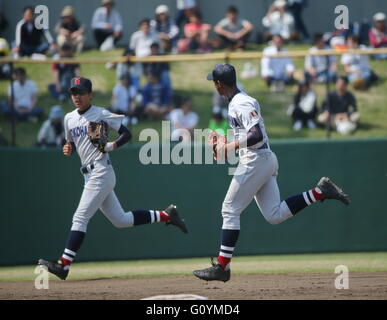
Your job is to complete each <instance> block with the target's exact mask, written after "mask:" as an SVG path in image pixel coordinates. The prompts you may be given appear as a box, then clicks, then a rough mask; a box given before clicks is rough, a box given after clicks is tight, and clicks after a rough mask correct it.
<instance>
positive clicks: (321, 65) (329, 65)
mask: <svg viewBox="0 0 387 320" xmlns="http://www.w3.org/2000/svg"><path fill="white" fill-rule="evenodd" d="M314 45H315V46H314V47H312V48H310V49H309V52H310V53H316V52H318V51H320V50H329V49H330V48H329V46H327V45H326V44H325V41H324V38H323V35H322V34H321V33H318V34H316V35H315V36H314ZM304 67H305V78H306V80H307V81H315V82H326V81H333V82H335V81H336V77H337V59H336V57H335V56H306V57H305V66H304Z"/></svg>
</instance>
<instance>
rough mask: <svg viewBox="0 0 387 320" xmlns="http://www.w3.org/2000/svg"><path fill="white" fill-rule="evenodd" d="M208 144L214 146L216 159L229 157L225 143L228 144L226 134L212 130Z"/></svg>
mask: <svg viewBox="0 0 387 320" xmlns="http://www.w3.org/2000/svg"><path fill="white" fill-rule="evenodd" d="M208 144H209V145H210V146H211V147H212V151H213V153H214V159H215V160H218V159H223V158H224V159H226V158H227V154H226V150H225V145H226V144H227V137H226V136H223V135H220V134H218V133H217V132H216V131H212V132H211V134H210V136H209V137H208Z"/></svg>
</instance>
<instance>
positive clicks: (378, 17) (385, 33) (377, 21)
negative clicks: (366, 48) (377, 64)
mask: <svg viewBox="0 0 387 320" xmlns="http://www.w3.org/2000/svg"><path fill="white" fill-rule="evenodd" d="M368 37H369V41H370V45H371V46H372V47H374V48H386V47H387V30H386V15H385V14H384V13H383V12H378V13H376V14H375V15H374V27H373V28H372V29H371V30H370V32H369V35H368ZM373 57H374V58H375V59H387V54H386V53H384V54H377V55H374V56H373Z"/></svg>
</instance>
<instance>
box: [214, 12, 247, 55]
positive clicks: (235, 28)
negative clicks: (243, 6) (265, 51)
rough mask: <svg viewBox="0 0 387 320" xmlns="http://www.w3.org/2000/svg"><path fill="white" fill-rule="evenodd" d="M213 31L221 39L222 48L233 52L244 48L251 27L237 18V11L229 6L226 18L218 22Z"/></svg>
mask: <svg viewBox="0 0 387 320" xmlns="http://www.w3.org/2000/svg"><path fill="white" fill-rule="evenodd" d="M214 30H215V32H216V33H217V34H218V35H219V37H220V39H221V46H222V47H229V48H231V49H234V50H235V49H240V48H244V47H245V46H246V43H247V40H248V38H249V35H250V34H251V31H252V30H253V25H252V24H251V23H250V22H249V21H247V20H246V19H242V18H239V17H238V9H237V8H236V7H235V6H230V7H229V8H228V9H227V12H226V17H225V18H224V19H222V20H220V21H219V23H218V24H217V25H216V26H215V29H214Z"/></svg>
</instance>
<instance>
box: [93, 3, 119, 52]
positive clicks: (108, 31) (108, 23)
mask: <svg viewBox="0 0 387 320" xmlns="http://www.w3.org/2000/svg"><path fill="white" fill-rule="evenodd" d="M113 7H114V1H113V0H102V7H99V8H98V9H97V10H95V12H94V15H93V19H92V22H91V28H92V29H93V31H94V38H95V41H96V43H97V46H98V48H99V47H101V45H102V44H103V43H104V41H105V40H106V39H107V38H108V37H110V36H112V37H113V40H114V43H117V41H118V40H120V39H121V37H122V29H123V26H122V19H121V15H120V13H119V12H118V11H117V10H115V9H114V8H113Z"/></svg>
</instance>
